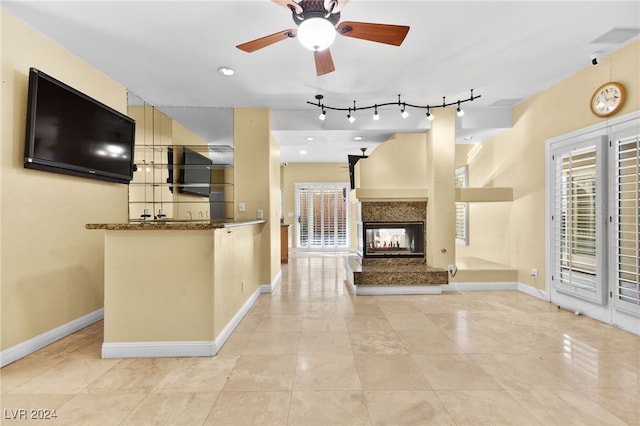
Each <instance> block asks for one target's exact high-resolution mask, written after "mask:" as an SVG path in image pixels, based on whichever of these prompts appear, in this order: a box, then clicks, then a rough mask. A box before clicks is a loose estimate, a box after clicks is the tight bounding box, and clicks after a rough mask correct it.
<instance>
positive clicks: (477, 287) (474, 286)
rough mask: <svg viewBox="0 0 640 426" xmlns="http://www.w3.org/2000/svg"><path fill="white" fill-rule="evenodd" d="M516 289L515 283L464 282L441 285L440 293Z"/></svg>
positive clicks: (516, 284)
mask: <svg viewBox="0 0 640 426" xmlns="http://www.w3.org/2000/svg"><path fill="white" fill-rule="evenodd" d="M517 289H518V283H515V282H466V283H449V284H443V285H442V291H495V290H517Z"/></svg>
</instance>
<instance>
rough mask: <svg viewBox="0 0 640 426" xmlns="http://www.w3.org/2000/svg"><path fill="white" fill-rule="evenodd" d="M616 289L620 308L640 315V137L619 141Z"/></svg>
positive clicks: (616, 181) (615, 259)
mask: <svg viewBox="0 0 640 426" xmlns="http://www.w3.org/2000/svg"><path fill="white" fill-rule="evenodd" d="M614 149H615V164H614V168H615V190H614V194H615V213H614V214H613V215H614V217H613V221H614V231H613V233H614V236H615V255H614V260H613V262H612V263H613V265H612V267H613V268H614V273H613V277H614V286H615V287H616V296H615V305H616V307H617V308H619V309H622V310H625V311H630V312H632V313H636V314H638V313H640V284H639V282H640V260H639V259H640V219H639V217H640V201H638V199H639V198H640V136H632V137H627V138H623V139H619V140H617V141H615V144H614Z"/></svg>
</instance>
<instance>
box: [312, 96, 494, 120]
mask: <svg viewBox="0 0 640 426" xmlns="http://www.w3.org/2000/svg"><path fill="white" fill-rule="evenodd" d="M481 96H482V95H474V94H473V89H471V95H470V96H469V97H468V98H467V99H458V100H457V101H455V102H449V103H447V101H446V98H445V97H444V96H443V97H442V104H440V105H413V104H408V103H406V102H402V99H401V95H398V101H397V102H385V103H380V104H374V105H368V106H363V107H356V101H353V107H348V108H340V107H332V106H328V105H325V104H324V103H322V99H323V98H324V96H323V95H316V100H317V102H309V101H307V103H308V104H310V105H314V106H316V107H318V108H320V110H321V111H322V113H321V114H320V116H319V117H318V118H320V120H324V118H325V117H326V110H328V109H330V110H334V111H347V112H348V114H347V118H348V119H349V122H350V123H353V122H354V121H356V118H355V117H354V116H353V115H352V112H353V113H355V112H356V111H357V110H359V109H371V108H373V110H374V112H373V119H374V120H379V119H380V115H379V114H378V107H384V106H389V105H397V106H399V107H400V108H401V109H400V112H401V115H402V118H407V117H408V116H409V111H407V107H409V108H418V109H426V110H427V114H426V115H427V118H428V119H429V121H433V118H434V117H433V114H432V113H431V109H433V108H443V109H444V108H447V107H449V106H452V105H457V108H456V114H457V115H458V117H462V116H463V115H464V111H463V110H462V107H461V105H462V104H463V103H465V102H472V101H473V100H475V99H478V98H479V97H481Z"/></svg>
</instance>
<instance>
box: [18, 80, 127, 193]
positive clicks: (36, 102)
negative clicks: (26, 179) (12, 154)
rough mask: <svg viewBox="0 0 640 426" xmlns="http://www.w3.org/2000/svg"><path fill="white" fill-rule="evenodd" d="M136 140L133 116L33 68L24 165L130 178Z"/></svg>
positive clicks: (123, 179)
mask: <svg viewBox="0 0 640 426" xmlns="http://www.w3.org/2000/svg"><path fill="white" fill-rule="evenodd" d="M134 144H135V121H134V120H133V119H131V118H130V117H127V116H126V115H124V114H122V113H120V112H118V111H116V110H114V109H113V108H110V107H108V106H107V105H104V104H103V103H101V102H99V101H97V100H95V99H93V98H91V97H89V96H87V95H85V94H83V93H81V92H79V91H77V90H75V89H74V88H72V87H70V86H68V85H66V84H64V83H62V82H61V81H58V80H56V79H55V78H53V77H51V76H49V75H47V74H45V73H43V72H42V71H39V70H37V69H35V68H31V69H30V70H29V98H28V103H27V132H26V139H25V153H24V167H25V168H29V169H38V170H45V171H49V172H55V173H63V174H68V175H73V176H81V177H87V178H91V179H100V180H106V181H110V182H118V183H129V182H130V181H131V179H132V178H133V169H134V164H133V152H134Z"/></svg>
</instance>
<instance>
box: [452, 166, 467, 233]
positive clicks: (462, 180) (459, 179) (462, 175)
mask: <svg viewBox="0 0 640 426" xmlns="http://www.w3.org/2000/svg"><path fill="white" fill-rule="evenodd" d="M467 170H468V169H467V167H466V166H465V167H460V168H457V169H456V175H455V187H456V188H465V187H466V186H467V181H468V178H467ZM468 209H469V205H468V203H456V244H461V245H467V244H468V243H469V239H468V230H469V227H468V218H469V212H468Z"/></svg>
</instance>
